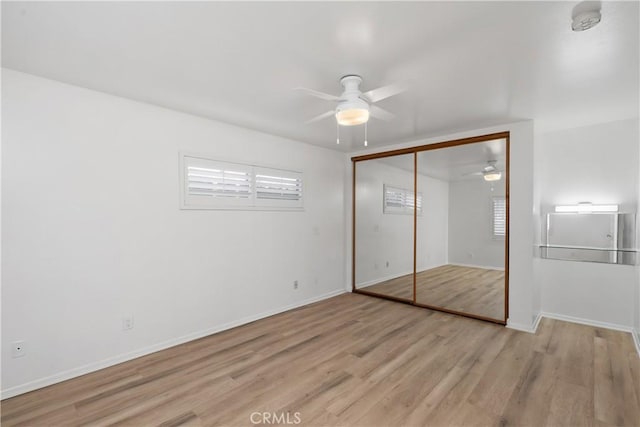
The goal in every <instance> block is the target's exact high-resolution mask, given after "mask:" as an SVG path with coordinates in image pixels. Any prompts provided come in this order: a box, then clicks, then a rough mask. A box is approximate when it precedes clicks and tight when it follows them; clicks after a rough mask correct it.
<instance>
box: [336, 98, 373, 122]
mask: <svg viewBox="0 0 640 427" xmlns="http://www.w3.org/2000/svg"><path fill="white" fill-rule="evenodd" d="M358 101H359V102H358ZM358 101H354V102H350V101H348V102H343V103H342V104H340V105H338V108H336V120H337V121H338V124H339V125H340V126H356V125H361V124H363V123H366V122H368V121H369V105H367V103H366V102H364V101H362V100H358ZM363 104H364V105H363Z"/></svg>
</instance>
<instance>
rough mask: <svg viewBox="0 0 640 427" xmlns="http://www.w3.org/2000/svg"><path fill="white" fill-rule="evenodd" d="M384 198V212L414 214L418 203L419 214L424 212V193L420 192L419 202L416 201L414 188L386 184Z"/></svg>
mask: <svg viewBox="0 0 640 427" xmlns="http://www.w3.org/2000/svg"><path fill="white" fill-rule="evenodd" d="M383 198H384V208H383V212H384V213H388V214H406V215H413V210H414V208H415V207H416V205H417V209H418V215H420V214H422V193H418V202H417V203H414V194H413V190H409V189H406V188H399V187H394V186H392V185H387V184H385V185H384V186H383Z"/></svg>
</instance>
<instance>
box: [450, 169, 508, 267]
mask: <svg viewBox="0 0 640 427" xmlns="http://www.w3.org/2000/svg"><path fill="white" fill-rule="evenodd" d="M491 188H492V186H491V185H490V184H489V183H487V182H485V181H484V180H483V179H482V178H481V177H478V179H473V180H462V181H454V182H451V183H449V263H451V264H463V265H476V266H479V267H487V268H496V269H504V252H505V251H504V240H500V239H495V238H494V237H493V228H492V226H493V207H492V204H491V202H492V198H493V197H500V196H501V197H504V195H505V185H504V179H502V180H500V181H497V182H495V183H494V185H493V191H491Z"/></svg>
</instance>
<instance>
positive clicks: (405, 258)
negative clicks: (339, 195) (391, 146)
mask: <svg viewBox="0 0 640 427" xmlns="http://www.w3.org/2000/svg"><path fill="white" fill-rule="evenodd" d="M406 158H407V162H408V163H407V168H408V169H410V168H412V166H413V156H412V155H411V156H406ZM356 178H357V179H356V234H357V239H356V285H357V286H358V287H363V286H368V285H372V284H375V283H378V282H381V281H384V280H388V279H390V278H394V277H398V276H402V275H405V274H410V273H412V272H413V215H404V214H389V213H386V214H385V213H383V185H385V184H387V185H392V186H395V187H399V188H406V189H409V190H411V191H413V180H414V175H413V172H409V171H407V170H404V169H401V168H398V167H394V166H391V165H388V164H386V163H385V161H384V159H376V160H368V161H364V162H358V164H357V169H356ZM418 191H420V192H422V193H423V200H424V201H425V202H423V203H425V209H424V212H423V214H422V215H420V216H418V224H417V225H418V228H417V232H418V240H417V255H418V256H417V260H416V261H417V269H418V271H422V270H427V269H429V268H433V267H436V266H439V265H444V264H446V263H447V206H448V184H447V182H445V181H441V180H438V179H435V178H431V177H428V176H424V175H418ZM427 200H428V201H429V203H428V207H427V206H426V205H427V204H426V201H427ZM427 236H429V237H428V238H427ZM387 263H388V264H387Z"/></svg>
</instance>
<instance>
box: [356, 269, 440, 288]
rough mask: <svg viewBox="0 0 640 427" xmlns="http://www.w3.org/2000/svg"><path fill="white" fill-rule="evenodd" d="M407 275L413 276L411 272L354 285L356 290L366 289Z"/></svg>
mask: <svg viewBox="0 0 640 427" xmlns="http://www.w3.org/2000/svg"><path fill="white" fill-rule="evenodd" d="M434 268H435V267H434ZM409 274H413V270H411V271H408V272H406V273H396V274H394V275H392V276H385V277H379V278H377V279H373V280H367V281H366V282H361V283H356V290H357V289H360V288H366V287H369V286H373V285H377V284H378V283H382V282H386V281H387V280H392V279H397V278H399V277H402V276H408V275H409Z"/></svg>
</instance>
